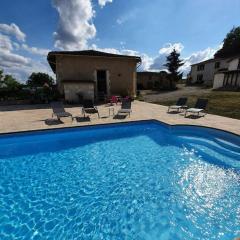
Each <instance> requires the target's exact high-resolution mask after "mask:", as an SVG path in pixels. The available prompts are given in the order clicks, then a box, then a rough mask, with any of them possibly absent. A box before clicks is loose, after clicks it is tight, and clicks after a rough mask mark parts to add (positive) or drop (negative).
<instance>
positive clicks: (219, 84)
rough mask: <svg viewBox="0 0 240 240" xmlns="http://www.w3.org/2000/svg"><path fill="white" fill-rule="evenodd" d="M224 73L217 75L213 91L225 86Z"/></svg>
mask: <svg viewBox="0 0 240 240" xmlns="http://www.w3.org/2000/svg"><path fill="white" fill-rule="evenodd" d="M223 81H224V73H217V74H215V75H214V80H213V89H218V88H220V87H222V86H223Z"/></svg>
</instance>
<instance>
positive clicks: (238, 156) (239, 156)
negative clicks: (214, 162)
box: [181, 137, 240, 161]
mask: <svg viewBox="0 0 240 240" xmlns="http://www.w3.org/2000/svg"><path fill="white" fill-rule="evenodd" d="M181 139H182V140H183V141H182V144H191V145H193V144H194V145H198V146H199V147H200V146H203V147H205V148H208V149H209V150H211V151H214V152H216V153H218V154H221V155H223V156H225V157H229V158H231V159H234V160H238V161H240V152H236V151H233V148H225V147H223V146H221V145H219V144H218V143H216V142H212V141H210V140H206V139H199V138H194V137H181Z"/></svg>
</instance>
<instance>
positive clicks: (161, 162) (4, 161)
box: [0, 121, 240, 240]
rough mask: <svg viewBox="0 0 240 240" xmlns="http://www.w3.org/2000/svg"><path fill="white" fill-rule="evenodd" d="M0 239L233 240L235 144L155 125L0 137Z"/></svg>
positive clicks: (239, 221) (239, 229)
mask: <svg viewBox="0 0 240 240" xmlns="http://www.w3.org/2000/svg"><path fill="white" fill-rule="evenodd" d="M0 176H1V178H0V206H1V207H0V239H97V240H98V239H104V240H106V239H131V240H132V239H158V240H166V239H194V240H195V239H201V240H202V239H221V240H222V239H224V240H225V239H233V238H234V237H236V236H238V235H240V137H239V136H236V135H233V134H230V133H226V132H222V131H217V130H214V129H208V128H201V127H189V126H188V127H187V126H176V127H170V126H168V125H166V124H162V123H160V122H157V121H145V122H136V123H128V124H115V125H107V126H95V127H86V128H85V127H84V128H71V129H62V130H54V131H42V132H33V133H23V134H13V135H5V136H4V135H3V136H1V137H0Z"/></svg>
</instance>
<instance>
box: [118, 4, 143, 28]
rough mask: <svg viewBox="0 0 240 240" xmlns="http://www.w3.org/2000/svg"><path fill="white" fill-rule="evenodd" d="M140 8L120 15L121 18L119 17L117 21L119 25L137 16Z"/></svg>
mask: <svg viewBox="0 0 240 240" xmlns="http://www.w3.org/2000/svg"><path fill="white" fill-rule="evenodd" d="M138 12H139V9H137V8H136V9H132V10H131V11H129V12H127V13H125V14H123V15H122V16H120V17H119V18H117V20H116V22H117V24H119V25H122V24H123V23H125V22H127V21H129V20H131V19H134V18H136V16H137V15H138Z"/></svg>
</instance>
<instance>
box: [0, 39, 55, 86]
mask: <svg viewBox="0 0 240 240" xmlns="http://www.w3.org/2000/svg"><path fill="white" fill-rule="evenodd" d="M24 45H25V44H24ZM24 47H25V48H27V49H28V50H29V51H32V53H34V54H40V55H43V54H45V53H46V51H45V50H44V49H38V48H32V47H29V46H28V45H25V46H24ZM21 48H23V46H22V45H19V44H18V43H16V42H14V41H12V40H11V38H10V37H9V36H7V35H3V34H0V69H3V70H4V73H5V74H12V75H13V76H14V77H15V78H16V79H17V80H19V81H22V82H25V81H26V80H27V78H28V76H29V75H30V74H31V73H32V72H34V71H36V72H39V71H41V72H46V73H48V74H50V75H52V76H53V73H52V71H51V69H50V67H49V66H48V63H47V61H46V60H44V61H39V60H33V59H31V58H27V57H25V56H23V55H20V54H18V53H16V50H19V49H21ZM27 49H26V50H27ZM43 50H44V51H43Z"/></svg>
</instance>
